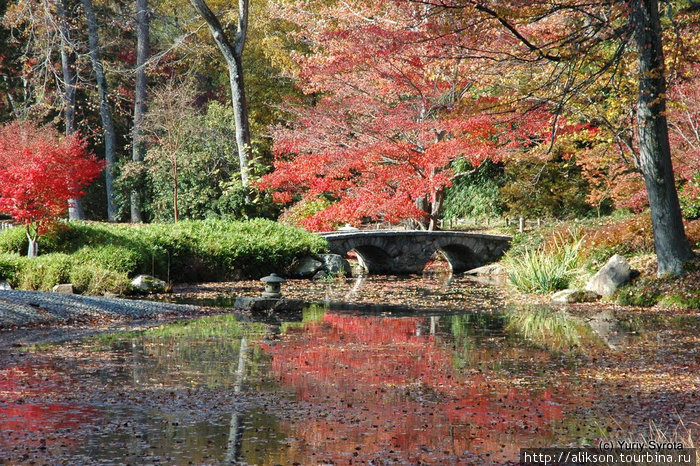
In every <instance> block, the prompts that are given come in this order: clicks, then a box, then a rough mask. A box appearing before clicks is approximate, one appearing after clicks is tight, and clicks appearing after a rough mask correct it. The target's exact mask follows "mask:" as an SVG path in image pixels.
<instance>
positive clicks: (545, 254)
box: [505, 237, 583, 294]
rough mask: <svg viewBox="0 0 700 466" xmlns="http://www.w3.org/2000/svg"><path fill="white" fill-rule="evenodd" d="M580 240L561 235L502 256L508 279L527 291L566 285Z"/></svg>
mask: <svg viewBox="0 0 700 466" xmlns="http://www.w3.org/2000/svg"><path fill="white" fill-rule="evenodd" d="M582 242H583V240H582V239H579V240H574V241H568V242H567V241H565V240H564V238H563V237H562V238H561V239H559V240H557V241H555V242H553V243H549V244H547V245H545V246H544V247H540V248H539V249H537V250H533V249H528V250H525V252H524V253H523V254H522V255H520V256H515V255H511V254H508V255H507V256H506V259H505V265H506V271H507V275H508V279H509V281H510V282H511V283H512V284H513V285H515V287H516V288H518V290H520V291H523V292H526V293H540V294H546V293H551V292H552V291H556V290H560V289H563V288H566V287H567V286H568V284H569V280H570V279H571V277H572V275H573V272H574V271H575V269H576V268H577V267H578V265H579V261H580V249H581V244H582Z"/></svg>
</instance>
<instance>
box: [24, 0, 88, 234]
mask: <svg viewBox="0 0 700 466" xmlns="http://www.w3.org/2000/svg"><path fill="white" fill-rule="evenodd" d="M56 9H57V12H58V27H59V33H60V35H61V69H62V72H63V86H64V91H63V105H64V112H65V132H66V136H70V135H71V134H73V133H74V132H75V105H76V99H75V94H76V84H77V82H78V74H77V73H76V71H75V51H74V49H73V44H72V43H71V28H70V22H71V19H72V15H71V14H69V11H70V5H68V4H67V1H66V0H59V1H57V2H56ZM68 220H85V211H84V210H83V202H82V199H71V200H70V201H68ZM30 243H31V241H30Z"/></svg>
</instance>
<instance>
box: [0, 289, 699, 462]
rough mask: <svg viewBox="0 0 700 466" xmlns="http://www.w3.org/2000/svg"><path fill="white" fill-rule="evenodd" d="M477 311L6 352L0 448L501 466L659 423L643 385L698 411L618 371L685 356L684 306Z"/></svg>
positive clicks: (356, 315)
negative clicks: (673, 313)
mask: <svg viewBox="0 0 700 466" xmlns="http://www.w3.org/2000/svg"><path fill="white" fill-rule="evenodd" d="M343 286H346V285H343ZM431 286H432V285H431V284H428V285H425V288H430V287H431ZM395 288H396V287H395ZM343 291H344V292H347V288H343ZM391 291H392V292H394V293H398V291H397V290H396V289H393V290H391ZM404 291H405V292H404V295H405V296H407V297H408V298H407V300H410V299H412V298H411V296H413V294H412V291H411V290H404ZM433 292H434V291H431V292H430V293H433ZM475 300H476V301H477V302H479V303H481V302H482V301H483V296H477V297H476V298H475ZM493 308H495V309H497V310H496V311H495V312H493V311H491V310H490V312H478V311H465V310H461V311H460V310H456V309H447V310H446V309H442V310H441V311H439V312H438V311H436V310H433V309H430V308H428V307H427V306H423V307H421V308H419V309H413V310H411V309H410V306H404V307H401V306H399V305H390V306H388V307H387V305H386V304H383V305H382V306H380V307H375V308H371V307H370V306H355V307H354V308H353V307H352V306H349V305H346V306H342V307H339V308H333V307H331V308H327V307H325V306H321V305H315V306H310V307H307V308H306V309H304V311H303V312H302V313H301V317H300V319H299V320H298V321H296V322H284V323H282V324H281V325H268V324H263V323H255V322H241V321H239V320H238V319H237V318H236V317H235V316H233V315H217V316H211V317H205V318H201V319H198V320H192V321H187V322H182V323H177V324H170V325H163V326H160V327H156V328H152V329H149V330H146V331H139V332H130V333H117V334H107V335H102V336H100V337H97V338H92V339H90V340H85V341H81V342H75V343H71V344H63V345H61V346H55V347H48V348H41V349H37V350H35V351H33V352H30V353H29V354H26V355H22V356H19V355H17V356H13V358H11V361H10V362H11V363H10V364H9V365H8V366H7V367H6V368H5V369H2V370H1V372H2V376H3V378H2V379H0V380H2V381H4V382H0V393H2V399H0V431H2V432H3V433H4V440H2V441H0V449H1V450H2V451H1V452H2V453H3V455H2V456H3V457H7V458H9V459H10V461H13V460H16V461H21V460H22V457H23V456H22V455H24V454H31V455H34V456H32V457H33V458H39V459H43V460H47V459H48V456H47V455H48V453H47V450H46V448H48V446H51V458H52V461H53V460H56V459H60V458H63V459H65V458H70V459H71V460H73V462H96V461H107V462H110V461H112V462H122V463H132V462H133V463H139V462H167V463H168V464H173V463H177V464H186V463H188V462H192V463H195V464H202V463H207V464H212V463H213V464H218V463H229V462H242V463H248V464H290V463H294V462H297V463H299V464H309V463H331V462H335V463H337V462H349V461H351V460H352V461H365V462H367V461H376V460H381V461H383V462H385V463H392V462H394V463H404V464H405V463H410V464H415V463H418V462H427V463H437V462H441V463H462V464H474V463H477V464H478V463H483V462H485V461H486V462H492V463H503V462H506V461H514V460H516V458H517V456H518V451H519V449H520V448H522V447H535V446H553V445H560V446H563V445H584V444H591V443H594V442H595V440H596V439H597V438H600V437H601V436H603V435H609V434H610V431H611V430H612V429H615V428H617V427H615V426H624V427H625V428H629V429H634V428H637V427H639V425H637V424H635V422H638V423H640V424H643V423H645V422H646V421H645V417H648V416H651V415H654V416H657V417H656V422H657V423H660V422H662V421H663V420H664V419H661V418H660V417H659V416H660V414H659V412H657V411H653V412H651V411H648V408H647V407H649V406H653V405H654V403H653V402H654V400H656V399H661V400H664V402H665V403H672V404H673V406H674V408H675V409H676V410H677V413H678V414H680V415H684V416H686V417H685V420H686V422H697V421H698V419H696V418H697V412H698V411H697V407H698V406H697V404H698V401H697V400H698V397H697V396H698V394H699V393H698V386H697V381H696V382H695V385H693V382H692V378H690V377H692V374H691V375H690V376H688V377H686V378H685V379H682V382H683V381H684V382H683V383H685V385H684V391H679V390H675V391H674V389H673V387H670V386H666V385H663V384H662V383H659V384H658V385H654V386H650V385H648V384H649V383H650V382H649V380H648V379H641V378H639V379H637V378H635V377H636V374H637V373H638V372H643V371H647V373H648V372H650V371H656V372H654V373H655V374H659V375H656V376H655V377H657V378H659V379H661V378H663V377H665V376H664V374H667V373H669V372H672V373H673V374H675V377H681V378H682V377H685V376H684V375H683V374H684V372H683V371H687V370H688V369H692V368H697V364H698V362H697V358H696V355H695V353H692V352H691V349H692V345H693V344H696V343H697V339H696V338H697V337H695V329H696V328H697V319H695V318H694V317H692V316H690V317H687V318H673V319H669V318H664V317H652V316H645V315H643V314H632V315H625V314H620V313H613V312H611V311H606V310H602V309H601V310H599V311H596V312H592V313H590V314H587V315H585V316H579V315H572V314H570V313H569V312H566V311H563V310H561V309H552V308H548V307H541V306H540V307H538V306H531V307H517V308H508V309H505V310H503V311H500V310H499V309H500V307H498V306H496V305H494V306H493ZM696 349H697V347H696ZM662 351H663V352H664V353H662ZM663 355H667V359H666V360H664V361H663V362H662V363H659V362H658V359H659V358H660V357H662V356H663ZM655 361H656V362H655ZM645 384H646V385H645ZM77 393H79V396H77V395H76V394H77ZM630 394H634V397H633V398H632V397H630V398H628V396H631V395H630ZM620 400H626V403H621V402H620ZM612 412H614V413H615V418H614V423H613V422H612V420H611V413H612ZM27 413H34V414H33V416H34V417H32V416H27ZM693 413H695V414H693ZM667 415H669V416H670V414H667ZM42 439H43V440H44V443H42ZM47 439H48V440H47ZM18 442H25V443H23V445H26V446H25V447H23V448H24V450H21V449H20V450H19V451H15V449H13V448H15V447H16V445H18ZM42 447H44V450H42V449H41V448H42ZM42 455H43V456H42Z"/></svg>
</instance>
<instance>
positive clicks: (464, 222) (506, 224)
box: [358, 217, 549, 233]
mask: <svg viewBox="0 0 700 466" xmlns="http://www.w3.org/2000/svg"><path fill="white" fill-rule="evenodd" d="M548 222H549V221H546V220H545V219H543V218H525V217H497V218H489V217H486V218H459V219H441V220H439V221H438V227H439V228H440V229H441V230H453V229H454V230H490V229H493V228H517V229H518V231H520V232H521V233H522V232H524V231H527V230H533V229H535V228H540V227H541V226H542V225H544V224H545V223H548ZM358 229H359V230H416V229H420V226H419V225H417V224H416V223H413V224H411V225H409V224H403V225H401V224H400V225H396V224H391V223H389V222H375V223H366V224H363V225H360V226H359V227H358Z"/></svg>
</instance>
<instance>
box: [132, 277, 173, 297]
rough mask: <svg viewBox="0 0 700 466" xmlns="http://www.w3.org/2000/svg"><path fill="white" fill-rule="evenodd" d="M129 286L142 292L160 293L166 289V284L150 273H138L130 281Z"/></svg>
mask: <svg viewBox="0 0 700 466" xmlns="http://www.w3.org/2000/svg"><path fill="white" fill-rule="evenodd" d="M131 286H132V287H133V288H134V289H135V290H137V291H141V292H143V293H161V292H163V291H165V290H166V288H167V287H168V284H167V283H165V282H164V281H163V280H161V279H159V278H156V277H153V276H151V275H139V276H138V277H136V278H134V279H133V280H132V281H131Z"/></svg>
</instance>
